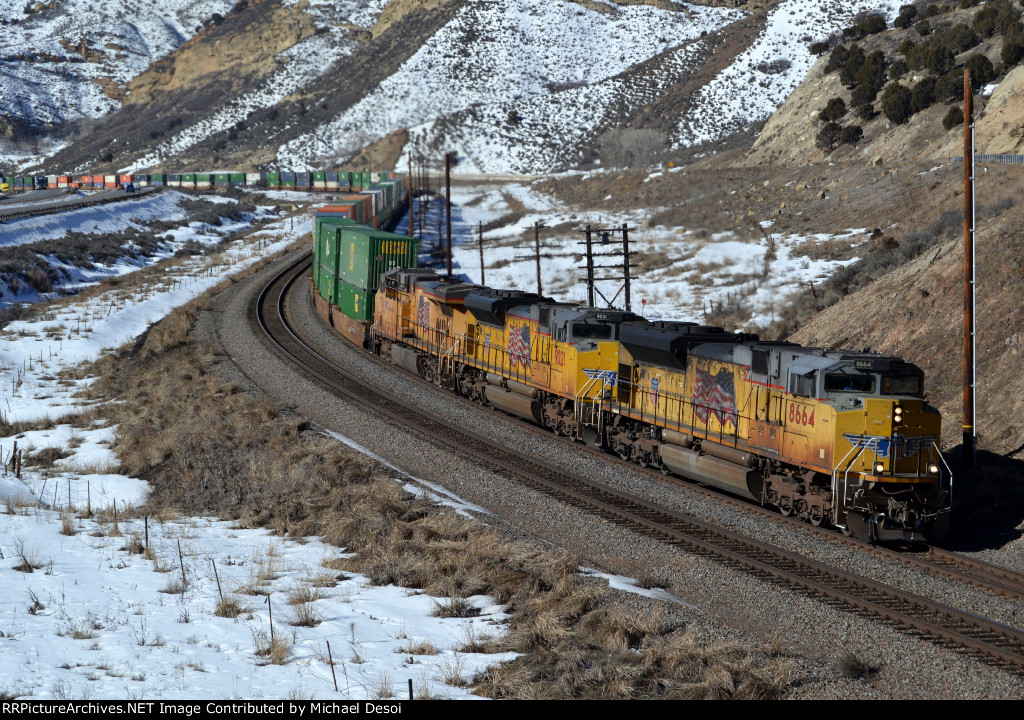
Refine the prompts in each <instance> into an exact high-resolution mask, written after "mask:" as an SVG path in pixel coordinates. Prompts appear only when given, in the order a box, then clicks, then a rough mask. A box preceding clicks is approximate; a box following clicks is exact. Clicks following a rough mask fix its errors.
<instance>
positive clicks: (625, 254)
mask: <svg viewBox="0 0 1024 720" xmlns="http://www.w3.org/2000/svg"><path fill="white" fill-rule="evenodd" d="M595 232H596V233H598V234H599V236H600V238H601V245H608V244H609V242H610V241H611V236H612V235H613V234H615V233H622V250H621V255H622V264H621V265H620V264H613V265H595V264H594V258H595V257H616V258H617V257H619V254H620V251H618V250H615V251H609V252H598V253H595V252H594V242H593V238H594V233H595ZM583 233H584V234H585V236H586V240H585V241H584V242H583V243H579V244H582V245H586V256H587V264H586V265H584V266H582V267H581V268H580V269H581V270H582V269H584V268H585V269H586V271H587V274H586V283H587V301H588V303H589V304H590V307H595V299H594V298H595V295H600V296H601V299H602V300H604V302H605V303H606V304H607V307H614V306H615V301H616V300H618V298H619V295H621V294H623V293H625V303H626V311H627V312H632V309H633V308H632V298H631V296H630V280H635V279H636V278H634V277H633V276H632V275H630V257H631V256H633V255H635V254H636V253H635V252H632V251H631V250H630V249H629V226H628V225H627V224H626V223H623V224H622V225H621V226H620V227H608V228H594V227H593V226H592V225H587V226H586V229H585V230H583ZM620 268H621V269H622V275H605V276H602V277H596V276H595V273H594V271H595V270H618V269H620ZM620 280H621V281H622V283H623V284H622V286H621V287H620V288H619V291H618V292H617V293H615V295H614V296H613V297H612V299H611V300H609V299H608V298H607V297H605V296H604V293H602V292H601V291H600V290H599V289H598V288H597V286H596V283H597V282H598V281H620Z"/></svg>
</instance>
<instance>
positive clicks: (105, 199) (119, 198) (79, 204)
mask: <svg viewBox="0 0 1024 720" xmlns="http://www.w3.org/2000/svg"><path fill="white" fill-rule="evenodd" d="M158 189H159V188H156V187H144V188H140V189H139V190H136V191H135V192H134V193H123V192H116V191H115V192H112V193H104V194H103V195H98V196H97V195H93V196H88V197H84V198H81V199H79V200H75V201H72V202H67V201H60V202H53V201H47V202H41V203H39V204H38V205H33V206H31V207H27V208H22V209H19V210H12V211H10V212H5V211H3V210H2V209H0V223H2V222H7V221H9V220H20V219H22V218H27V217H36V216H38V215H55V214H56V213H62V212H67V211H69V210H78V209H79V208H84V207H92V206H95V205H106V204H107V203H114V202H123V201H124V200H137V199H139V198H142V197H145V196H146V195H149V194H150V193H154V192H157V191H158Z"/></svg>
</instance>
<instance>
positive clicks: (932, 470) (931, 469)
mask: <svg viewBox="0 0 1024 720" xmlns="http://www.w3.org/2000/svg"><path fill="white" fill-rule="evenodd" d="M928 474H929V475H938V474H939V466H938V465H936V464H935V463H932V464H931V465H929V466H928Z"/></svg>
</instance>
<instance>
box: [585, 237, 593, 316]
mask: <svg viewBox="0 0 1024 720" xmlns="http://www.w3.org/2000/svg"><path fill="white" fill-rule="evenodd" d="M586 235H587V239H586V244H587V307H594V243H593V238H592V237H591V235H590V225H587V229H586Z"/></svg>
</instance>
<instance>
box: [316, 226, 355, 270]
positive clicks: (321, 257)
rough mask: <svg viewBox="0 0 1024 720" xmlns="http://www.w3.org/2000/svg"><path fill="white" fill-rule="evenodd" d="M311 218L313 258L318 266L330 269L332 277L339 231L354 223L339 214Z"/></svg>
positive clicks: (335, 268)
mask: <svg viewBox="0 0 1024 720" xmlns="http://www.w3.org/2000/svg"><path fill="white" fill-rule="evenodd" d="M313 217H314V219H313V234H314V249H313V257H314V259H315V261H317V262H319V264H320V265H322V266H323V267H326V268H328V269H330V271H331V274H332V275H337V274H338V248H339V243H340V242H341V229H342V228H343V227H345V226H347V225H355V224H356V222H355V220H350V219H349V218H347V217H344V216H342V215H341V214H340V213H339V214H337V215H335V214H333V213H332V214H320V213H317V214H316V215H314V216H313Z"/></svg>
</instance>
